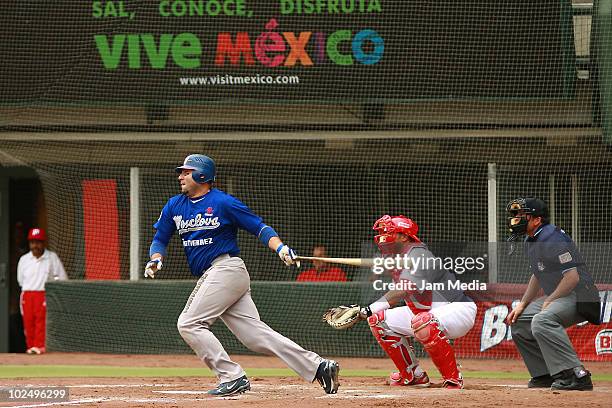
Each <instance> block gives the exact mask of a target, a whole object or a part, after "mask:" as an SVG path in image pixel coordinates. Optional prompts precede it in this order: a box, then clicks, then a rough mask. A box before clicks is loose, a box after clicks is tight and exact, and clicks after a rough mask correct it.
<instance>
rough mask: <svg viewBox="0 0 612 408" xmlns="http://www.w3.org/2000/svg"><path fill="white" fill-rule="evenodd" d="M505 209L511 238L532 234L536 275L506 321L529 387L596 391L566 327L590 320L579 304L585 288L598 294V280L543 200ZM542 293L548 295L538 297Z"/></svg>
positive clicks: (528, 243) (529, 244)
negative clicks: (510, 328) (591, 273)
mask: <svg viewBox="0 0 612 408" xmlns="http://www.w3.org/2000/svg"><path fill="white" fill-rule="evenodd" d="M506 211H507V212H508V213H509V217H508V226H509V228H510V231H511V232H512V237H511V239H510V240H514V239H516V238H518V237H522V236H524V235H527V236H526V237H525V238H524V240H525V251H526V253H527V256H528V258H529V268H530V270H531V273H532V275H531V279H530V280H529V284H528V286H527V290H526V291H525V294H524V295H523V298H522V299H521V301H520V303H519V304H518V305H517V306H516V307H515V308H514V309H513V310H512V311H511V312H510V314H509V315H508V317H507V322H508V323H509V324H511V325H512V338H513V340H514V343H515V344H516V347H517V348H518V350H519V352H520V353H521V355H522V357H523V360H524V361H525V365H526V366H527V369H528V370H529V374H530V375H531V377H532V378H531V380H530V381H529V383H528V387H529V388H548V387H550V388H552V389H554V390H592V389H593V383H592V382H591V373H590V372H589V371H588V370H586V369H585V368H584V366H583V365H582V363H581V362H580V360H579V359H578V356H577V355H576V351H575V350H574V348H573V346H572V343H571V342H570V339H569V337H568V335H567V332H566V331H565V329H566V328H568V327H570V326H572V325H574V324H576V323H580V322H583V321H585V320H587V318H585V314H584V312H583V311H582V310H581V313H582V314H580V313H579V311H578V309H579V308H581V309H582V308H583V307H582V305H581V306H578V297H577V293H578V294H580V293H583V290H582V288H590V290H591V291H593V288H594V285H593V278H592V277H591V275H590V274H589V272H588V271H587V268H586V265H585V263H584V261H583V259H582V256H581V255H580V253H579V252H578V249H577V248H576V245H575V244H574V242H573V241H572V239H571V238H570V237H569V236H568V235H567V234H566V233H565V232H564V231H563V230H562V229H560V228H559V227H556V226H555V225H552V224H550V223H549V215H548V206H547V205H546V203H545V202H544V201H542V200H539V199H537V198H517V199H515V200H512V201H511V202H510V203H509V204H508V206H507V208H506ZM540 289H543V291H544V294H545V296H542V297H540V298H538V299H536V297H537V296H538V293H539V291H540ZM598 312H599V310H598V309H597V313H596V316H597V318H596V319H598V317H599V315H598ZM596 319H589V320H596ZM597 323H598V322H597Z"/></svg>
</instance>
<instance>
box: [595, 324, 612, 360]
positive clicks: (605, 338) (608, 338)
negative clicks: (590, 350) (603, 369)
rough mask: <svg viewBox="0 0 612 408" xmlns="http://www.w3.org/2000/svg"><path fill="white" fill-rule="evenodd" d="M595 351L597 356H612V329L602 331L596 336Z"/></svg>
mask: <svg viewBox="0 0 612 408" xmlns="http://www.w3.org/2000/svg"><path fill="white" fill-rule="evenodd" d="M595 351H596V352H597V355H600V354H612V329H605V330H601V331H600V332H599V333H597V336H595Z"/></svg>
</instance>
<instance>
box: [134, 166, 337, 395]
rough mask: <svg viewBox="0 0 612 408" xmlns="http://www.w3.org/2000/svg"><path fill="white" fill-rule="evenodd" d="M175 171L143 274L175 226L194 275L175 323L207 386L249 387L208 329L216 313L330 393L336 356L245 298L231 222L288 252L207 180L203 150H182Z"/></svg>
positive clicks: (218, 391)
mask: <svg viewBox="0 0 612 408" xmlns="http://www.w3.org/2000/svg"><path fill="white" fill-rule="evenodd" d="M176 172H177V173H178V174H179V176H178V180H179V183H180V186H181V192H182V194H179V195H176V196H174V197H172V198H170V199H169V200H168V202H167V203H166V205H165V206H164V208H163V210H162V212H161V215H160V216H159V219H158V220H157V222H156V223H155V225H154V227H155V228H156V229H157V231H156V233H155V236H154V238H153V241H152V243H151V247H150V258H151V260H150V261H149V262H148V263H147V265H146V267H145V277H150V278H153V277H154V275H155V272H157V271H158V270H160V269H161V268H162V262H163V258H164V256H165V255H166V247H167V245H168V243H169V241H170V238H171V236H172V234H173V233H174V232H175V231H176V232H177V233H178V234H179V235H180V237H181V241H182V244H183V247H184V250H185V254H186V255H187V261H188V263H189V267H190V269H191V273H192V274H193V275H194V276H196V277H199V279H198V282H197V284H196V286H195V288H194V289H193V292H192V293H191V295H190V296H189V299H188V300H187V303H186V305H185V308H184V310H183V312H182V313H181V315H180V316H179V319H178V323H177V327H178V330H179V333H180V334H181V336H182V337H183V339H184V340H185V342H187V344H189V346H190V347H191V348H192V349H193V350H194V351H195V353H196V354H197V356H198V357H199V358H200V359H201V360H202V361H203V362H204V363H206V365H207V366H208V367H209V368H210V369H211V370H212V371H213V372H214V373H215V374H216V375H217V377H218V378H219V385H218V386H217V387H216V388H215V389H213V390H210V391H208V393H209V394H212V395H216V396H226V395H231V394H236V393H241V392H244V391H247V390H249V389H250V383H249V380H248V379H247V376H246V374H245V372H244V370H243V369H242V367H241V366H240V365H238V364H237V363H235V362H234V361H232V360H231V359H230V357H229V356H228V354H227V352H226V351H225V350H224V349H223V346H222V345H221V343H220V342H219V340H218V339H217V338H216V337H215V335H214V334H213V333H212V332H211V331H210V327H211V326H212V324H213V323H214V322H215V321H216V320H217V319H218V318H220V319H221V320H222V321H223V322H224V323H225V325H226V326H227V327H228V328H229V329H230V330H231V331H232V333H234V335H235V336H236V337H237V338H238V339H239V340H240V341H241V342H242V343H243V344H244V345H245V346H246V347H248V348H249V349H250V350H253V351H255V352H258V353H264V354H273V355H276V356H277V357H279V358H281V359H282V360H283V361H284V362H285V363H286V364H287V365H288V366H289V367H290V368H292V369H293V370H294V371H295V372H296V373H298V374H299V375H300V377H302V378H303V379H304V380H306V381H309V382H313V381H314V380H317V381H318V382H319V383H320V384H321V386H322V387H323V389H324V390H325V392H326V393H328V394H333V393H336V392H337V390H338V386H339V383H338V372H339V370H340V369H339V366H338V363H336V362H335V361H333V360H326V359H323V358H321V357H320V356H319V355H317V354H316V353H314V352H312V351H308V350H305V349H303V348H302V347H300V346H299V345H298V344H296V343H295V342H293V341H292V340H290V339H288V338H286V337H284V336H282V335H281V334H279V333H277V332H275V331H274V330H272V329H271V328H270V327H269V326H268V325H267V324H265V323H264V322H262V321H261V320H260V318H259V313H258V311H257V307H256V306H255V304H254V303H253V300H252V298H251V289H250V278H249V273H248V271H247V269H246V266H245V264H244V262H243V260H242V259H241V258H240V257H239V256H238V255H239V252H240V250H239V247H238V242H237V232H238V228H241V229H244V230H246V231H248V232H250V233H251V234H253V235H255V236H256V237H258V238H259V240H260V241H261V242H262V243H263V244H264V245H266V246H268V247H269V248H270V249H271V250H273V251H275V252H276V253H277V254H278V255H279V257H280V258H281V260H282V261H283V262H284V263H285V264H286V265H288V266H289V265H296V264H297V266H299V263H298V262H297V261H296V253H295V251H293V250H292V249H291V248H289V247H288V246H287V245H285V244H283V242H282V241H281V240H280V238H279V236H278V234H277V233H276V231H274V229H273V228H272V227H270V226H268V225H266V224H265V223H264V222H263V221H262V219H261V218H260V217H259V216H257V215H256V214H254V213H253V212H252V211H251V210H250V209H249V208H248V207H247V206H246V205H245V204H243V203H242V202H241V201H240V200H238V199H237V198H235V197H233V196H231V195H229V194H227V193H225V192H223V191H221V190H219V189H217V188H215V187H214V182H215V177H216V168H215V163H214V161H213V160H212V159H211V158H210V157H207V156H204V155H201V154H192V155H189V156H187V158H185V161H184V163H183V165H182V166H180V167H177V168H176Z"/></svg>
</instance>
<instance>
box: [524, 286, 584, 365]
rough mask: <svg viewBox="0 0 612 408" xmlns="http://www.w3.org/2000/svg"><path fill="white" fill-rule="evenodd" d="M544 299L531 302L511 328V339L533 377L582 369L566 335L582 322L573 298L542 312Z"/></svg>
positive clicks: (563, 299)
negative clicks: (576, 368)
mask: <svg viewBox="0 0 612 408" xmlns="http://www.w3.org/2000/svg"><path fill="white" fill-rule="evenodd" d="M545 299H546V297H541V298H539V299H537V300H535V301H533V302H531V303H530V304H529V305H528V306H527V307H526V308H525V310H524V311H523V314H521V315H520V316H519V318H518V319H517V320H516V322H514V324H513V325H512V339H513V340H514V343H515V344H516V347H517V348H518V350H519V352H520V353H521V355H522V356H523V360H524V361H525V365H526V366H527V369H528V370H529V374H531V376H532V377H538V376H541V375H546V374H550V375H555V374H558V373H560V372H561V371H563V370H567V369H570V368H574V367H579V366H581V365H582V363H581V362H580V360H579V359H578V356H577V355H576V351H575V350H574V347H573V346H572V343H571V341H570V339H569V337H568V336H567V332H566V331H565V329H566V328H567V327H570V326H573V325H574V324H576V323H580V322H583V321H584V320H585V319H584V317H582V316H581V315H579V314H578V312H577V311H576V294H575V293H574V292H572V293H570V294H569V295H568V296H566V297H563V298H559V299H557V300H555V301H554V302H552V303H551V304H550V305H548V308H546V310H544V311H542V305H543V304H544V300H545Z"/></svg>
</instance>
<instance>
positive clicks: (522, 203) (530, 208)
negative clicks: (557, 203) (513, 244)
mask: <svg viewBox="0 0 612 408" xmlns="http://www.w3.org/2000/svg"><path fill="white" fill-rule="evenodd" d="M506 212H507V213H508V215H509V216H508V229H509V230H510V232H511V233H512V234H516V235H523V234H525V233H526V232H527V224H528V222H529V221H528V220H527V215H531V216H534V217H542V222H543V223H544V224H548V222H549V220H548V217H549V215H548V205H546V203H545V202H544V201H542V200H540V199H538V198H515V199H514V200H512V201H510V202H509V203H508V205H507V206H506Z"/></svg>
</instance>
